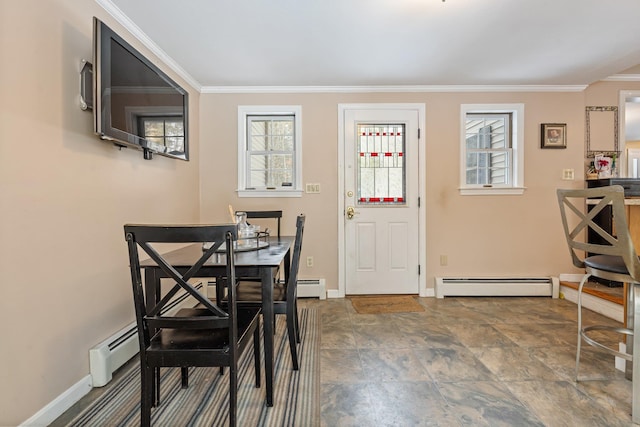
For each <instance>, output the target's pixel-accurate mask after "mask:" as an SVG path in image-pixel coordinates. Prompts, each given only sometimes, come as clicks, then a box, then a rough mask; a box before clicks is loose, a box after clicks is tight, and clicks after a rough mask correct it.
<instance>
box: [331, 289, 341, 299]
mask: <svg viewBox="0 0 640 427" xmlns="http://www.w3.org/2000/svg"><path fill="white" fill-rule="evenodd" d="M327 298H344V294H343V293H342V292H340V290H338V289H327Z"/></svg>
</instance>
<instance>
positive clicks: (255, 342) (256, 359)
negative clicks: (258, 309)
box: [253, 316, 261, 388]
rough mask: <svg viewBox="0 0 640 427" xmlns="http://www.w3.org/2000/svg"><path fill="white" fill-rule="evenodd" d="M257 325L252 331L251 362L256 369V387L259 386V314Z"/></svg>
mask: <svg viewBox="0 0 640 427" xmlns="http://www.w3.org/2000/svg"><path fill="white" fill-rule="evenodd" d="M257 320H258V325H257V326H256V330H255V331H254V332H253V364H254V368H255V371H256V388H260V383H261V373H260V316H258V319H257Z"/></svg>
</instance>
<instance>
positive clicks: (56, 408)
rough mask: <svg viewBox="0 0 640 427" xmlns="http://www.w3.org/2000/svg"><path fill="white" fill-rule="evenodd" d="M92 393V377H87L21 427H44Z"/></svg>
mask: <svg viewBox="0 0 640 427" xmlns="http://www.w3.org/2000/svg"><path fill="white" fill-rule="evenodd" d="M89 391H91V375H87V376H85V377H84V378H82V379H81V380H80V381H78V382H77V383H75V384H74V385H72V386H71V387H70V388H69V389H68V390H66V391H65V392H64V393H62V394H61V395H60V396H58V397H56V398H55V399H54V400H52V401H51V402H50V403H49V404H48V405H47V406H45V407H44V408H42V409H40V410H39V411H38V412H36V413H35V414H34V415H33V416H32V417H31V418H29V419H28V420H26V421H24V422H23V423H22V424H20V427H44V426H48V425H49V424H51V423H52V422H53V421H55V420H56V418H58V417H59V416H60V415H62V414H64V413H65V412H66V411H67V410H68V409H69V408H71V407H72V406H73V405H74V404H75V403H76V402H77V401H79V400H80V399H81V398H82V397H83V396H85V395H86V394H87V393H89Z"/></svg>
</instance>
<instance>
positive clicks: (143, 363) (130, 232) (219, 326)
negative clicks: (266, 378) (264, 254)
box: [124, 225, 261, 426]
mask: <svg viewBox="0 0 640 427" xmlns="http://www.w3.org/2000/svg"><path fill="white" fill-rule="evenodd" d="M124 231H125V237H126V240H127V243H128V247H129V262H130V269H131V281H132V285H133V297H134V298H133V299H134V305H135V314H136V323H137V328H138V340H139V344H140V373H141V407H140V416H141V425H143V426H149V425H150V423H151V407H152V406H156V405H157V404H158V403H159V389H160V384H159V378H160V377H159V370H160V368H161V367H181V368H183V369H184V368H187V367H200V366H219V367H224V366H228V367H229V424H230V425H232V426H235V425H236V422H237V419H236V418H237V415H236V412H237V388H238V359H239V357H240V355H241V354H242V352H243V351H244V350H245V348H246V347H247V346H248V344H249V342H250V341H251V338H253V348H254V361H255V384H256V387H259V386H260V336H259V334H260V327H259V326H260V313H261V308H260V307H259V306H251V307H248V306H244V307H238V306H237V299H236V286H228V291H227V295H228V303H227V305H226V311H225V310H223V309H222V308H221V307H219V306H218V305H216V304H214V303H213V302H212V301H210V300H209V299H207V298H206V297H205V296H203V295H202V294H200V292H198V291H197V290H196V289H195V288H194V287H193V286H192V285H191V284H190V283H189V279H191V278H193V277H197V273H198V270H199V269H200V268H201V267H202V266H203V265H204V263H205V262H206V261H207V260H208V259H209V258H210V257H211V256H212V255H214V253H215V252H216V250H217V249H218V248H220V246H221V244H222V243H225V245H226V248H225V250H226V264H227V265H226V275H227V277H228V278H229V281H228V283H229V284H235V283H236V275H235V266H234V249H233V241H234V240H236V239H237V232H236V227H235V226H234V225H222V226H211V225H191V226H152V225H125V227H124ZM204 242H212V243H213V244H212V245H211V247H210V248H209V249H207V250H206V251H203V253H202V256H201V257H200V258H199V259H196V260H194V261H193V264H192V267H190V268H189V269H188V270H186V271H182V269H181V271H178V270H177V269H175V268H174V267H172V266H171V265H170V264H168V263H167V261H165V259H164V258H163V256H162V255H161V254H160V253H159V252H158V251H157V250H156V248H155V245H156V244H159V243H181V244H184V243H198V244H202V243H204ZM139 251H140V252H141V253H144V254H146V255H148V256H149V257H150V258H151V259H152V260H153V261H154V262H155V263H156V264H157V265H158V268H160V269H161V270H162V273H163V275H166V277H168V278H169V279H171V280H172V281H173V283H174V285H173V287H171V289H170V290H168V291H167V292H164V293H163V294H162V295H160V296H159V297H158V298H157V299H158V300H159V301H157V302H156V303H155V305H153V306H151V307H149V306H147V305H146V304H147V303H146V302H145V296H144V288H143V284H142V273H141V267H140V259H139ZM214 256H215V255H214ZM161 288H162V287H161ZM179 292H184V293H187V294H189V295H190V296H191V297H193V298H194V299H195V301H197V303H198V304H197V306H196V307H195V308H187V309H181V310H180V311H179V312H178V315H168V314H166V313H165V311H166V306H167V304H168V303H170V302H171V301H172V300H173V299H174V297H175V296H176V295H177V294H178V293H179ZM149 304H152V303H149ZM183 372H184V371H183ZM183 379H184V376H183ZM183 384H184V383H183Z"/></svg>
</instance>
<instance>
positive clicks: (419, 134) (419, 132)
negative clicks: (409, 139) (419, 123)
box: [418, 128, 420, 139]
mask: <svg viewBox="0 0 640 427" xmlns="http://www.w3.org/2000/svg"><path fill="white" fill-rule="evenodd" d="M418 139H420V128H418Z"/></svg>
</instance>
